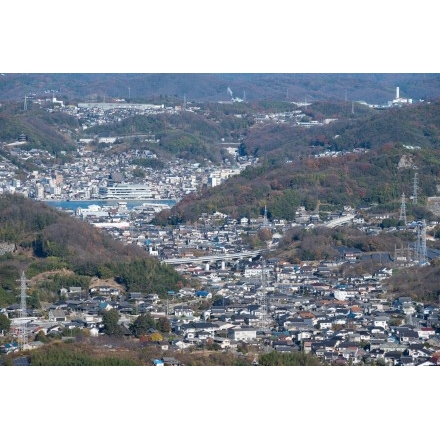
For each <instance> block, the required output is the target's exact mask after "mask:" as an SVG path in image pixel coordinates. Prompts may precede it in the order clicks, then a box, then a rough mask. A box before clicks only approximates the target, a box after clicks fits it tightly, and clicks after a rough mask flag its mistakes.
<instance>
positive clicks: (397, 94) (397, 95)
mask: <svg viewBox="0 0 440 440" xmlns="http://www.w3.org/2000/svg"><path fill="white" fill-rule="evenodd" d="M396 99H399V87H396Z"/></svg>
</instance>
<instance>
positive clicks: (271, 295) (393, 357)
mask: <svg viewBox="0 0 440 440" xmlns="http://www.w3.org/2000/svg"><path fill="white" fill-rule="evenodd" d="M120 207H121V209H122V210H127V207H126V206H125V205H124V203H120ZM94 209H95V210H97V209H98V208H93V207H92V209H91V210H85V214H86V215H83V219H84V221H91V220H92V219H93V221H95V222H97V223H96V224H98V223H99V219H98V217H99V216H96V215H95V216H93V213H94ZM81 212H82V210H81V209H79V210H78V213H77V214H78V215H80V216H81ZM97 212H101V211H95V214H96V213H97ZM139 213H140V214H141V211H140V212H139ZM83 214H84V212H83ZM114 214H115V215H116V212H114ZM72 215H75V213H72ZM107 215H108V213H107ZM300 216H301V217H300ZM306 217H307V215H306V212H305V210H300V212H298V219H297V220H298V221H301V218H302V221H303V227H311V225H312V223H310V221H311V220H310V218H306ZM340 217H341V218H344V217H345V218H346V220H347V221H348V222H352V221H353V219H354V218H355V217H354V216H353V215H350V211H349V212H345V213H340ZM93 221H91V222H92V223H93ZM312 221H313V219H312ZM315 221H316V220H315ZM128 223H129V227H128V228H123V231H121V229H119V228H117V227H113V228H109V229H108V231H110V232H112V231H113V233H114V234H115V235H116V234H118V237H115V238H116V239H121V240H126V241H127V242H131V243H136V244H138V245H139V246H140V247H142V248H143V249H145V252H146V253H148V254H150V255H151V256H153V257H156V258H160V259H161V260H162V261H163V263H164V264H173V266H174V267H175V269H176V270H177V271H178V272H180V273H181V274H182V275H183V276H184V277H185V278H187V279H188V280H191V281H192V282H193V285H197V286H198V287H197V288H182V289H180V290H178V291H168V292H157V293H156V294H145V293H143V292H129V293H127V292H124V291H123V290H121V289H120V288H118V287H115V286H114V285H106V284H105V283H104V284H102V285H99V284H98V285H95V286H94V287H93V288H90V289H89V290H88V291H83V290H82V289H81V288H79V287H77V286H66V287H65V288H63V289H61V290H60V291H59V292H58V296H59V300H58V301H56V302H54V303H52V304H45V305H44V309H43V310H40V311H37V310H29V316H28V317H27V318H26V326H25V327H26V332H27V341H28V342H27V344H26V347H27V348H28V349H32V348H37V347H39V346H41V344H42V342H41V341H38V340H36V341H35V340H34V339H35V336H36V335H37V334H39V333H40V332H43V333H44V334H46V335H48V336H51V335H52V336H54V335H64V336H63V337H65V338H66V337H67V338H68V332H69V331H70V332H72V330H74V329H83V330H84V329H85V330H87V331H88V333H89V334H90V337H97V338H99V337H100V335H102V334H103V324H102V316H103V312H104V311H108V310H110V309H112V308H114V309H116V310H117V311H118V312H119V313H120V316H121V318H120V321H119V324H120V325H121V327H122V328H123V331H124V335H125V336H124V338H128V339H130V338H133V337H134V335H133V334H132V332H131V331H130V324H131V323H133V321H134V320H135V319H136V317H137V316H139V315H140V314H144V313H148V314H151V316H153V317H155V318H156V319H158V318H160V317H165V318H167V320H168V321H169V322H170V328H171V332H172V335H173V337H172V338H170V340H169V341H163V342H162V343H161V344H160V346H161V349H162V350H163V352H164V356H165V357H169V356H172V353H178V352H182V351H183V352H184V351H193V350H199V349H206V347H207V346H210V347H212V344H215V346H216V347H217V348H218V349H219V350H224V351H227V352H231V351H232V352H236V353H239V352H241V351H243V350H249V349H252V350H255V352H256V354H258V353H265V352H267V351H270V350H276V351H279V352H287V353H289V352H295V351H303V352H305V353H311V354H313V355H315V356H317V357H318V358H319V359H320V360H321V361H322V363H323V364H324V365H372V364H374V365H393V366H409V365H417V366H419V365H420V366H429V365H437V364H438V363H439V359H440V356H439V355H440V351H439V350H440V335H439V331H438V328H439V324H440V322H439V319H440V307H439V305H438V304H424V303H422V302H415V301H413V300H411V298H410V297H407V296H401V297H397V298H396V297H393V296H391V295H389V294H388V293H387V289H386V287H384V285H385V284H386V280H387V278H389V277H390V275H391V274H392V272H393V268H392V267H393V266H394V267H399V266H402V265H409V264H416V263H414V262H410V261H408V260H405V261H404V260H402V259H401V258H400V259H398V260H399V261H397V259H396V260H395V261H393V260H394V257H395V256H390V255H388V254H372V253H363V252H360V251H359V250H357V249H352V248H347V247H340V248H339V249H338V250H339V256H338V258H335V259H333V260H326V261H310V262H302V263H301V264H292V263H288V262H287V261H283V260H282V259H280V258H266V257H265V252H267V250H268V249H270V248H271V247H272V246H275V245H276V244H277V242H278V241H279V240H280V239H281V238H282V234H283V231H284V230H285V228H286V227H291V225H289V224H286V222H283V221H282V220H278V221H275V222H269V221H268V219H267V218H265V217H264V216H263V217H259V218H256V219H241V221H235V220H234V219H230V218H228V217H227V216H225V215H222V214H221V213H216V214H214V215H209V216H208V215H205V216H203V218H201V219H200V226H198V227H197V226H187V225H179V226H176V227H165V228H160V227H157V226H153V225H151V224H149V223H148V221H145V223H143V221H142V215H140V217H138V218H137V220H134V222H133V224H130V222H128ZM298 224H300V223H298ZM359 227H365V225H359ZM262 229H269V230H271V231H272V233H271V237H270V239H269V240H267V242H266V243H265V245H266V246H265V248H264V249H252V248H251V247H249V246H247V245H245V244H243V242H242V240H241V239H240V237H242V235H243V234H249V233H250V234H252V233H255V234H257V233H258V231H261V230H262ZM124 232H125V234H124ZM6 251H7V250H6ZM368 259H375V260H376V261H379V260H380V261H381V262H383V267H382V268H381V269H380V270H377V271H375V272H373V273H363V274H362V275H358V276H353V275H351V276H348V275H344V270H343V269H342V268H343V267H344V265H346V264H349V265H356V264H357V263H359V262H362V261H365V260H368ZM164 293H165V294H166V295H165V296H164ZM164 298H166V299H164ZM2 312H3V313H5V314H6V315H7V316H8V317H9V318H10V319H11V320H12V325H11V329H10V332H11V334H14V333H15V334H18V333H19V332H20V328H21V327H22V325H23V322H22V321H23V318H20V317H19V316H20V304H14V305H12V306H10V307H8V308H5V309H3V310H2ZM66 333H67V336H66ZM19 348H20V347H19V346H18V343H14V342H13V343H6V344H3V345H2V346H1V350H2V352H3V353H8V352H14V351H16V350H19Z"/></svg>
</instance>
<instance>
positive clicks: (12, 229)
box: [0, 194, 183, 306]
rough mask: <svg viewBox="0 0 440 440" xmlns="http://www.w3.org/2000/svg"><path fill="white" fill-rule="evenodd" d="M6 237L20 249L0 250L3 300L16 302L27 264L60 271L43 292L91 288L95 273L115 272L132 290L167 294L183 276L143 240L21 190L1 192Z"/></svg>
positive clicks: (34, 270)
mask: <svg viewBox="0 0 440 440" xmlns="http://www.w3.org/2000/svg"><path fill="white" fill-rule="evenodd" d="M0 242H1V243H7V244H9V245H13V246H14V248H15V250H14V251H13V252H9V253H6V254H4V255H2V256H0V306H4V305H7V304H11V303H12V302H14V295H16V294H18V287H19V286H18V284H17V279H18V278H19V276H20V273H21V271H22V270H25V271H26V272H27V274H28V276H30V277H33V276H35V275H37V274H39V273H43V272H57V273H54V274H53V275H51V276H50V278H49V280H45V281H44V282H43V281H42V282H41V284H40V285H39V286H37V287H38V289H40V292H41V293H42V294H49V293H50V292H51V291H52V292H54V291H57V290H58V289H60V288H61V287H63V286H66V285H78V286H82V287H83V288H84V289H85V290H86V289H87V288H88V282H89V281H90V278H91V277H99V278H114V279H117V280H118V281H119V282H120V283H121V284H122V285H124V286H125V288H126V290H127V291H130V290H131V291H132V290H137V291H139V290H141V291H144V292H146V293H159V294H165V293H166V292H167V291H168V290H173V289H177V288H178V287H179V286H181V285H182V283H183V279H182V278H181V276H180V275H179V274H178V273H177V272H176V271H175V270H174V269H173V268H172V267H170V266H167V265H164V264H161V263H160V261H159V260H157V259H155V258H152V257H150V256H148V255H147V254H146V253H145V252H144V251H143V250H142V249H140V248H139V246H136V245H130V244H124V243H122V242H120V241H117V240H115V239H114V238H113V237H111V236H110V234H107V233H106V232H104V231H101V230H99V229H97V228H95V227H94V226H92V225H89V224H88V223H86V222H84V221H81V220H79V219H77V218H73V217H70V216H68V215H67V214H65V213H63V212H61V211H58V210H56V209H54V208H51V207H49V206H48V205H46V204H44V203H42V202H37V201H34V200H31V199H27V198H24V197H22V196H18V195H11V194H3V195H1V196H0Z"/></svg>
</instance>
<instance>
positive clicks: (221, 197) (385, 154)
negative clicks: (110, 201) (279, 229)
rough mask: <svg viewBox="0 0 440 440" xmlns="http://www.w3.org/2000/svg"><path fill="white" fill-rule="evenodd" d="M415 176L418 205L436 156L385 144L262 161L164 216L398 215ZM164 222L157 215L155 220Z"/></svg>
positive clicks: (438, 172) (436, 169)
mask: <svg viewBox="0 0 440 440" xmlns="http://www.w3.org/2000/svg"><path fill="white" fill-rule="evenodd" d="M415 172H417V173H418V186H419V191H418V194H419V201H420V202H421V203H423V200H424V199H426V197H430V196H434V195H435V194H436V192H437V188H436V185H437V183H438V178H439V176H440V150H438V149H434V148H422V149H419V150H407V149H406V148H404V147H403V146H402V145H395V144H388V145H385V146H382V147H378V148H375V149H371V150H369V151H367V152H360V153H350V154H345V155H342V156H338V157H306V158H303V159H302V160H298V161H295V162H290V163H284V164H279V163H277V161H276V160H274V161H272V160H269V159H263V160H262V161H261V162H260V164H259V165H257V166H256V167H253V168H248V169H246V170H245V171H244V172H242V173H241V174H240V175H238V176H234V177H233V178H230V179H229V180H228V181H227V182H226V183H225V184H223V185H221V186H219V187H214V188H206V189H205V190H204V191H202V192H201V193H200V194H199V195H191V196H189V197H187V198H185V199H183V200H182V201H181V202H180V203H179V204H178V205H176V206H174V207H173V208H172V209H171V212H168V213H167V219H168V217H169V218H170V219H171V220H173V219H177V220H182V221H183V220H196V219H197V218H198V217H200V215H201V214H202V213H203V212H206V213H213V212H215V211H221V212H224V213H226V214H229V215H231V216H233V217H235V218H239V217H241V216H246V217H250V216H254V217H255V216H258V215H261V214H262V212H263V210H264V207H265V206H266V207H267V211H268V216H269V218H285V219H287V220H293V219H294V217H295V211H296V210H297V208H298V207H299V206H305V207H306V209H307V210H314V209H317V207H318V205H320V206H323V205H325V207H326V208H325V209H326V210H336V209H340V208H342V207H343V206H344V205H350V206H354V207H355V206H364V205H371V204H379V205H381V206H382V207H386V208H387V209H398V207H399V205H400V201H401V195H402V193H405V194H407V195H408V196H409V195H410V194H411V193H412V187H413V179H414V174H415ZM321 209H322V208H321ZM170 213H171V216H170ZM164 220H165V218H161V216H160V215H159V216H158V218H157V221H158V222H159V221H164Z"/></svg>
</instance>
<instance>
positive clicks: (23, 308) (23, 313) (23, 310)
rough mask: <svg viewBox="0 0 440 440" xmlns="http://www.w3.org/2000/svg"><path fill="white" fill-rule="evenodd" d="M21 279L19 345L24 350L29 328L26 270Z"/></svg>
mask: <svg viewBox="0 0 440 440" xmlns="http://www.w3.org/2000/svg"><path fill="white" fill-rule="evenodd" d="M17 281H20V291H21V293H20V330H19V339H18V345H19V348H20V350H23V349H24V347H25V346H26V345H27V343H28V337H27V329H26V319H25V318H26V317H27V305H26V281H27V280H26V276H25V275H24V271H23V272H22V273H21V278H20V279H19V280H17Z"/></svg>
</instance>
